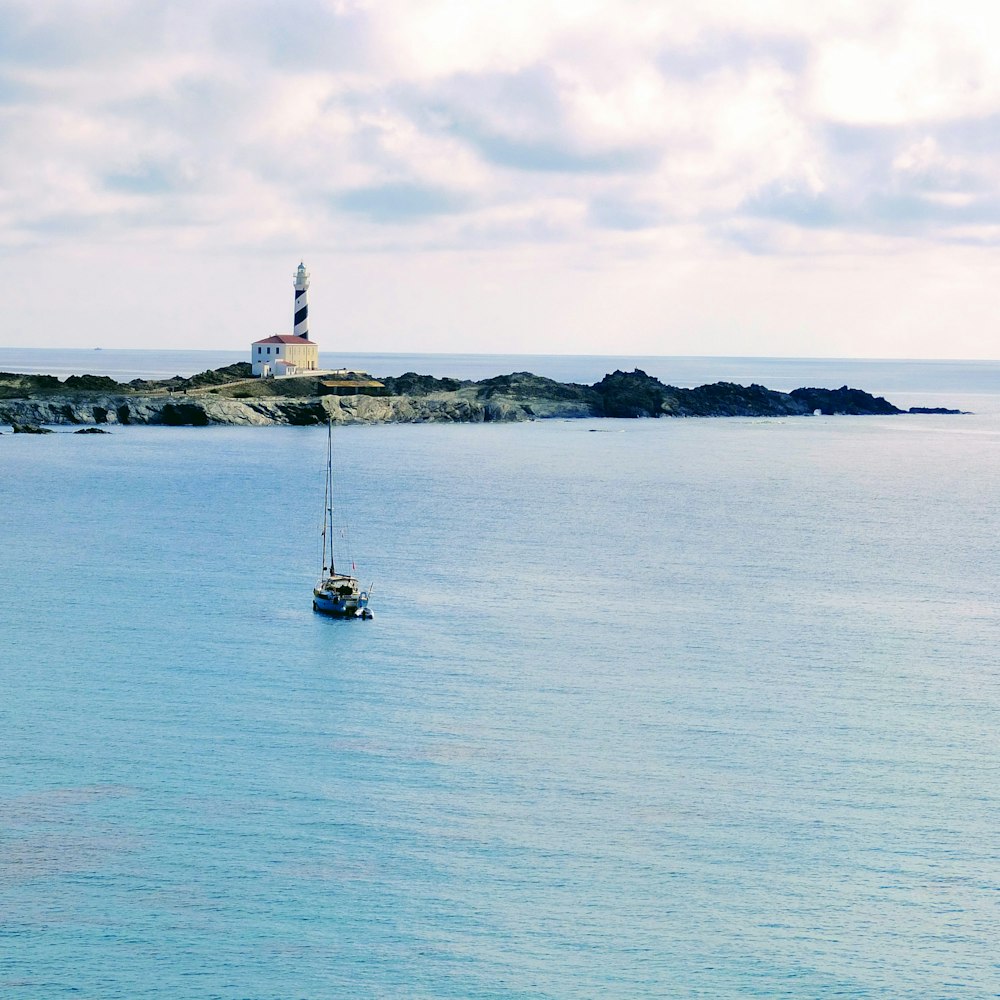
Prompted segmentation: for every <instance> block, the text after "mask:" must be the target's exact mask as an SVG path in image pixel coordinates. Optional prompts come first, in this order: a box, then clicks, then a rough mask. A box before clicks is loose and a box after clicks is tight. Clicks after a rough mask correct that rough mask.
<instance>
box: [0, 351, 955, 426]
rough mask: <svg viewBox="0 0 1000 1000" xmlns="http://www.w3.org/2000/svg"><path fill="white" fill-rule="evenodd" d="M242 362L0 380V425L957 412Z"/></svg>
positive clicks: (774, 395) (791, 395)
mask: <svg viewBox="0 0 1000 1000" xmlns="http://www.w3.org/2000/svg"><path fill="white" fill-rule="evenodd" d="M249 369H250V366H249V364H243V363H241V364H237V365H230V366H228V367H227V368H220V369H216V370H214V371H207V372H202V373H200V374H199V375H195V376H192V377H191V378H181V377H180V376H176V377H174V378H172V379H165V380H162V381H150V380H145V379H135V380H133V381H131V382H127V383H120V382H116V381H115V380H114V379H111V378H108V377H107V376H102V375H71V376H69V377H68V378H67V379H65V380H62V381H61V380H59V379H57V378H55V377H54V376H52V375H18V374H11V373H0V424H9V425H12V426H13V425H17V426H18V429H19V430H20V429H22V428H27V427H37V426H40V425H44V424H68V425H92V426H97V425H110V424H156V425H165V426H173V427H183V426H194V427H203V426H208V425H210V424H225V425H248V426H270V425H295V426H307V425H311V424H322V423H326V421H327V420H328V419H332V420H333V421H334V423H338V424H377V423H490V422H497V421H505V422H513V421H524V420H536V419H551V418H562V419H568V418H580V417H628V418H636V417H775V416H807V415H810V414H814V413H817V412H819V413H822V414H851V415H895V414H902V413H959V412H960V411H958V410H951V409H944V408H934V409H928V408H921V407H914V408H912V409H910V410H902V409H900V408H899V407H896V406H894V405H893V404H892V403H890V402H888V401H887V400H885V399H883V398H882V397H881V396H873V395H872V394H871V393H868V392H865V391H863V390H861V389H851V388H848V387H847V386H842V387H841V388H839V389H820V388H801V389H794V390H793V391H792V392H787V393H786V392H778V391H775V390H773V389H767V388H765V387H764V386H762V385H750V386H741V385H736V384H734V383H731V382H716V383H714V384H712V385H702V386H698V387H697V388H693V389H683V388H678V387H676V386H671V385H666V384H665V383H663V382H660V381H659V380H658V379H655V378H653V377H652V376H650V375H647V374H646V373H645V372H643V371H640V370H638V369H636V370H635V371H632V372H623V371H615V372H612V373H611V374H609V375H605V376H604V378H603V379H601V381H600V382H596V383H594V384H593V385H581V384H578V383H573V382H556V381H553V380H552V379H547V378H543V377H541V376H539V375H533V374H531V373H530V372H515V373H513V374H510V375H499V376H497V377H495V378H490V379H484V380H482V381H479V382H473V381H460V380H457V379H447V378H435V377H433V376H430V375H417V374H416V373H414V372H409V373H407V374H406V375H402V376H393V377H386V378H381V379H377V381H375V382H372V380H370V377H367V376H366V378H369V383H370V384H371V385H374V388H366V389H365V390H363V391H358V392H356V393H352V394H346V395H345V394H343V389H342V387H335V386H333V385H332V384H331V382H330V381H329V380H328V379H324V377H323V376H303V377H291V378H284V379H268V380H261V379H253V378H251V377H250V371H249Z"/></svg>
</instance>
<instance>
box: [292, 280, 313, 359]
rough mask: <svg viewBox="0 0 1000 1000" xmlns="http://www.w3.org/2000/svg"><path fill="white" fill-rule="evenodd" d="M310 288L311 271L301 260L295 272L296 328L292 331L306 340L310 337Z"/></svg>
mask: <svg viewBox="0 0 1000 1000" xmlns="http://www.w3.org/2000/svg"><path fill="white" fill-rule="evenodd" d="M308 289H309V272H308V271H307V270H306V266H305V264H303V263H301V262H300V263H299V268H298V270H297V271H296V272H295V328H294V329H293V330H292V333H293V334H295V336H296V337H302V338H303V339H304V340H308V339H309V303H308V301H307V300H306V292H307V291H308Z"/></svg>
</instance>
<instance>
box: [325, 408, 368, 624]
mask: <svg viewBox="0 0 1000 1000" xmlns="http://www.w3.org/2000/svg"><path fill="white" fill-rule="evenodd" d="M351 570H352V571H353V570H354V564H353V563H351ZM371 592H372V588H371V587H369V588H368V589H367V590H362V589H361V586H360V585H359V583H358V580H357V577H355V576H350V575H348V574H346V573H338V572H337V570H336V567H335V566H334V562H333V421H332V420H331V421H330V422H329V424H328V426H327V432H326V497H325V501H324V511H323V570H322V573H321V574H320V578H319V582H318V583H317V584H316V586H315V587H314V588H313V611H318V612H319V613H320V614H323V615H332V616H333V617H335V618H372V617H374V616H373V614H372V610H371V608H370V607H368V601H369V598H370V597H371Z"/></svg>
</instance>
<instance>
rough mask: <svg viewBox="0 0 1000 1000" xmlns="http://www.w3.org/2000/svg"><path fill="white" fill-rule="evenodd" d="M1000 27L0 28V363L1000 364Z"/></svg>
mask: <svg viewBox="0 0 1000 1000" xmlns="http://www.w3.org/2000/svg"><path fill="white" fill-rule="evenodd" d="M997 39H1000V5H998V4H996V3H992V2H987V0H982V2H970V0H949V2H943V0H935V2H931V0H927V2H923V0H864V2H853V0H837V2H830V3H825V4H811V3H804V2H802V0H753V2H752V3H748V2H746V0H699V2H698V3H692V2H690V0H683V2H678V0H659V2H649V0H528V2H523V0H504V2H487V0H296V2H294V3H289V2H280V0H197V2H193V0H172V2H171V3H169V4H155V3H154V4H151V3H149V2H148V0H136V2H130V0H44V2H39V0H30V2H28V0H0V346H16V347H27V346H38V347H95V346H101V347H106V348H112V347H148V348H159V349H163V348H171V347H175V348H184V349H188V348H199V347H204V348H211V349H227V350H233V349H242V348H243V347H248V345H249V344H250V342H251V341H253V340H257V339H259V338H262V337H266V336H270V335H271V334H274V333H289V332H291V326H292V301H293V291H292V275H293V272H294V270H295V268H296V266H297V265H298V263H299V261H300V260H302V261H305V263H306V265H307V267H308V268H309V270H310V272H311V274H312V285H311V288H310V292H309V296H310V322H311V331H312V336H313V339H314V340H316V341H317V342H318V343H319V344H320V347H321V350H322V349H323V348H326V349H329V350H335V351H338V352H340V351H350V350H351V349H352V348H357V349H363V350H364V351H365V352H381V351H386V352H447V353H453V352H462V353H468V352H479V353H537V354H612V355H628V354H634V355H650V354H655V355H742V356H760V355H773V356H789V357H882V358H893V357H905V358H998V357H1000V347H998V344H997V337H996V334H995V325H996V317H997V316H998V314H1000V267H998V251H1000V156H998V155H997V153H998V151H1000V46H998V45H997V44H996V42H997Z"/></svg>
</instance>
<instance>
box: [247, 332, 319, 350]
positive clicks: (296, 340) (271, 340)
mask: <svg viewBox="0 0 1000 1000" xmlns="http://www.w3.org/2000/svg"><path fill="white" fill-rule="evenodd" d="M257 344H299V345H300V346H301V345H302V344H312V346H313V347H315V346H316V345H315V344H313V342H312V341H311V340H307V339H306V338H305V337H295V336H293V335H292V334H290V333H276V334H275V335H274V336H273V337H267V338H266V339H265V340H255V341H254V345H255V346H256V345H257Z"/></svg>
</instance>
